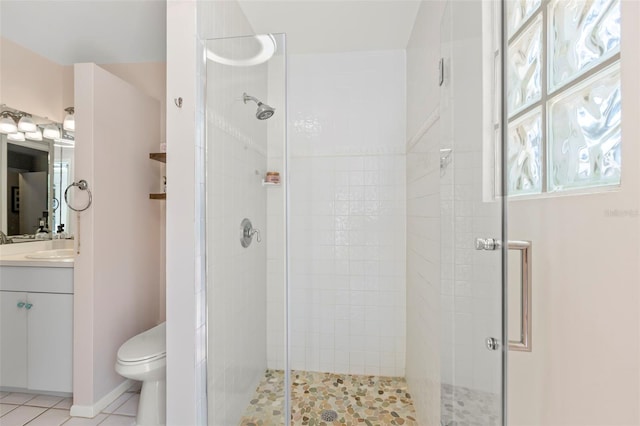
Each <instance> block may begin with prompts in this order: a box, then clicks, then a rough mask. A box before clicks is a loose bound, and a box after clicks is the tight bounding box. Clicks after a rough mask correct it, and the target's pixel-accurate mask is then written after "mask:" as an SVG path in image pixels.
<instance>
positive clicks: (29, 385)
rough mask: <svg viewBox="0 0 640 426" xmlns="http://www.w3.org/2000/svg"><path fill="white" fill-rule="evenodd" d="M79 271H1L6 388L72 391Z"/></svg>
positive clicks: (0, 370) (0, 383) (0, 382)
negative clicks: (75, 289)
mask: <svg viewBox="0 0 640 426" xmlns="http://www.w3.org/2000/svg"><path fill="white" fill-rule="evenodd" d="M72 369H73V268H47V267H22V266H20V267H16V266H0V388H2V389H11V390H15V389H27V390H31V391H46V392H60V393H71V392H72V377H73V376H72V373H73V370H72Z"/></svg>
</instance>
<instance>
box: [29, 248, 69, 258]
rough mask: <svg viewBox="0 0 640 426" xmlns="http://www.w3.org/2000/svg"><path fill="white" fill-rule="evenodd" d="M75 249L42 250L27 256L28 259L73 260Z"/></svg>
mask: <svg viewBox="0 0 640 426" xmlns="http://www.w3.org/2000/svg"><path fill="white" fill-rule="evenodd" d="M73 256H74V254H73V249H57V250H42V251H36V252H34V253H29V254H25V255H24V257H26V258H27V259H45V260H46V259H51V260H55V259H73Z"/></svg>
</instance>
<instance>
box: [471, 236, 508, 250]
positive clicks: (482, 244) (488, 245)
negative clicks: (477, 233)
mask: <svg viewBox="0 0 640 426" xmlns="http://www.w3.org/2000/svg"><path fill="white" fill-rule="evenodd" d="M475 246H476V250H489V251H491V250H499V249H500V248H502V242H501V241H500V240H496V239H495V238H476V244H475Z"/></svg>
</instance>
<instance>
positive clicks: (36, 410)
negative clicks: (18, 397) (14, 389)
mask: <svg viewBox="0 0 640 426" xmlns="http://www.w3.org/2000/svg"><path fill="white" fill-rule="evenodd" d="M45 411H46V408H42V407H27V406H26V405H23V406H21V407H18V408H16V409H15V410H11V411H9V412H8V413H7V414H5V415H4V416H2V418H0V425H2V426H22V425H24V424H26V423H28V422H29V421H30V420H32V419H34V418H36V417H38V416H39V415H40V414H42V413H44V412H45Z"/></svg>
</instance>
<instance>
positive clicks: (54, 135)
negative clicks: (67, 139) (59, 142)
mask: <svg viewBox="0 0 640 426" xmlns="http://www.w3.org/2000/svg"><path fill="white" fill-rule="evenodd" d="M42 136H43V137H44V138H46V139H60V129H58V127H57V126H54V125H53V124H47V125H46V126H44V131H43V132H42Z"/></svg>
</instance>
